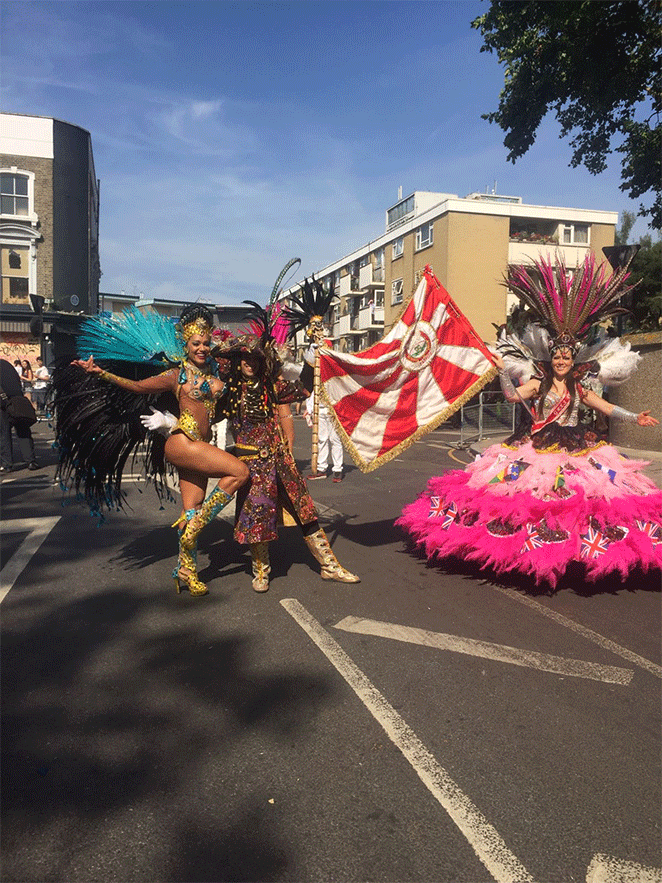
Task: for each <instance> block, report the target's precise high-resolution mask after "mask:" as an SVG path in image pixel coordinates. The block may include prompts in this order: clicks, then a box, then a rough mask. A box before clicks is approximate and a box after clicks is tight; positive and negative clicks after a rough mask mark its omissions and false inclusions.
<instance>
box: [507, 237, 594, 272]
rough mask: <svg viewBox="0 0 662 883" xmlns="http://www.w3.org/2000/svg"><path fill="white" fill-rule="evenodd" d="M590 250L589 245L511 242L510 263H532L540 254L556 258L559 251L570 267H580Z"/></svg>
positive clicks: (509, 247)
mask: <svg viewBox="0 0 662 883" xmlns="http://www.w3.org/2000/svg"><path fill="white" fill-rule="evenodd" d="M588 250H589V246H588V245H557V244H556V243H555V242H547V243H541V242H509V243H508V263H509V264H530V263H532V262H533V261H537V260H538V258H539V257H540V255H541V254H542V255H544V256H545V257H547V258H551V259H552V260H554V255H556V254H557V253H558V254H560V255H562V256H563V259H564V260H565V265H566V267H568V268H574V267H578V266H579V265H580V264H581V263H582V261H583V260H584V258H585V257H586V253H587V252H588Z"/></svg>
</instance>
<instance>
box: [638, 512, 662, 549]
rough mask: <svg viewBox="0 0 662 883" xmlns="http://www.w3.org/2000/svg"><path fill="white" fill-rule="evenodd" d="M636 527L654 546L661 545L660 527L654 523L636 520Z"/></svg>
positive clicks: (661, 531)
mask: <svg viewBox="0 0 662 883" xmlns="http://www.w3.org/2000/svg"><path fill="white" fill-rule="evenodd" d="M637 527H638V528H639V530H640V531H642V533H645V534H646V536H647V537H648V539H649V540H650V541H651V543H652V544H653V545H654V546H659V545H660V543H662V527H661V526H660V525H659V524H656V523H655V522H654V521H639V520H638V519H637Z"/></svg>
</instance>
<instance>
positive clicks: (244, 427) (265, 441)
mask: <svg viewBox="0 0 662 883" xmlns="http://www.w3.org/2000/svg"><path fill="white" fill-rule="evenodd" d="M306 396H307V393H306V391H305V390H304V389H303V388H302V387H300V385H299V384H295V383H291V382H286V381H284V380H278V381H276V384H275V398H276V402H277V404H290V403H291V402H295V401H303V400H304V399H305V398H306ZM258 399H259V401H258ZM230 428H231V431H232V434H233V436H234V440H235V450H234V452H233V453H234V454H235V456H237V457H239V458H240V459H242V460H243V461H244V462H245V463H246V465H247V466H248V469H249V472H250V478H249V480H248V481H247V482H246V484H245V485H244V486H243V487H242V488H240V489H239V491H238V492H237V506H236V513H237V514H236V523H235V530H234V537H235V539H236V540H237V541H238V542H239V543H244V544H246V543H262V542H269V541H270V540H275V539H276V537H277V536H278V522H279V515H280V512H281V510H283V509H284V510H286V511H288V512H289V513H290V514H291V515H293V516H294V517H295V518H296V519H297V520H298V522H299V523H300V524H301V525H306V524H310V523H311V522H313V521H315V520H316V519H317V512H316V510H315V504H314V503H313V501H312V499H311V497H310V494H309V493H308V490H307V488H306V484H305V482H304V480H303V478H302V477H301V474H300V472H299V470H298V469H297V465H296V463H295V461H294V457H293V456H292V454H291V453H290V450H289V447H288V446H287V442H286V441H285V439H284V438H283V436H282V434H281V430H280V423H279V419H278V416H277V414H276V413H275V411H274V407H273V405H271V404H270V403H269V402H266V401H264V400H263V397H262V395H261V386H260V383H259V382H256V383H254V384H251V383H244V384H243V390H242V404H241V408H240V415H239V416H238V417H235V418H233V419H232V420H231V422H230Z"/></svg>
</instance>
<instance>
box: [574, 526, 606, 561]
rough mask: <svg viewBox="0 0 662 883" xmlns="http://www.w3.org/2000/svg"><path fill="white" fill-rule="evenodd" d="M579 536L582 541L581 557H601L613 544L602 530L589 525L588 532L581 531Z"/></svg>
mask: <svg viewBox="0 0 662 883" xmlns="http://www.w3.org/2000/svg"><path fill="white" fill-rule="evenodd" d="M579 537H580V539H581V541H582V547H581V550H580V552H579V556H580V558H599V557H600V555H604V553H605V552H606V551H607V549H608V548H609V546H611V542H610V541H609V540H608V539H607V537H606V536H605V535H604V534H603V533H602V531H600V530H596V529H595V528H593V527H589V529H588V530H587V532H586V533H580V534H579Z"/></svg>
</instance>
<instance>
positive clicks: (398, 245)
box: [393, 236, 405, 260]
mask: <svg viewBox="0 0 662 883" xmlns="http://www.w3.org/2000/svg"><path fill="white" fill-rule="evenodd" d="M404 247H405V240H404V237H402V236H398V238H397V239H394V240H393V260H395V259H396V258H399V257H400V256H401V255H402V252H403V251H404Z"/></svg>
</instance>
